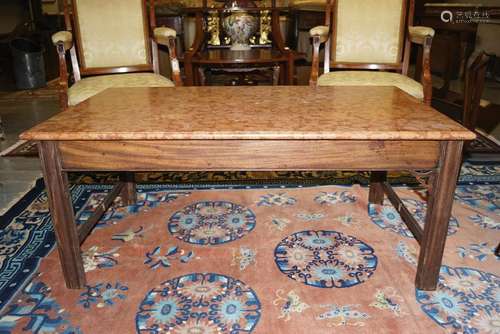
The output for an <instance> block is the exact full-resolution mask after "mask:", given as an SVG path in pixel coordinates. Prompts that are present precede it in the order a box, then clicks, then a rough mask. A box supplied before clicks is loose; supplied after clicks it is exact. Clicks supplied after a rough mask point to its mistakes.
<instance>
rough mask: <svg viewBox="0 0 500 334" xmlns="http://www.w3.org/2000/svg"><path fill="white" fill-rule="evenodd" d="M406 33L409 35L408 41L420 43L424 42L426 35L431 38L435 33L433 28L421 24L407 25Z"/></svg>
mask: <svg viewBox="0 0 500 334" xmlns="http://www.w3.org/2000/svg"><path fill="white" fill-rule="evenodd" d="M408 33H409V35H410V41H412V42H413V43H415V44H421V45H423V44H424V42H425V39H426V38H427V37H431V38H433V37H434V35H435V31H434V29H432V28H429V27H421V26H415V27H411V26H410V27H408Z"/></svg>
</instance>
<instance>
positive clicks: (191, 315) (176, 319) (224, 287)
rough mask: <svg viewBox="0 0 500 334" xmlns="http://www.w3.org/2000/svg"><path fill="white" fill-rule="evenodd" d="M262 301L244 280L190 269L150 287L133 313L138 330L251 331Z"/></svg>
mask: <svg viewBox="0 0 500 334" xmlns="http://www.w3.org/2000/svg"><path fill="white" fill-rule="evenodd" d="M260 314H261V304H260V301H259V299H258V297H257V295H256V294H255V292H254V291H253V290H252V289H251V288H250V287H248V286H247V285H246V284H245V283H243V282H241V281H239V280H237V279H234V278H232V277H229V276H224V275H219V274H215V273H207V274H203V273H193V274H189V275H184V276H180V277H177V278H174V279H171V280H168V281H165V282H163V283H162V284H161V285H160V286H158V287H156V288H154V289H152V290H151V291H150V292H149V293H148V294H147V295H146V298H144V300H143V301H142V303H141V305H140V306H139V312H138V313H137V315H136V327H137V332H138V333H160V332H162V333H165V332H167V333H170V332H172V331H173V332H174V333H214V334H216V333H217V334H219V333H221V334H223V333H230V334H239V333H251V332H252V331H253V330H254V329H255V327H256V326H257V323H258V321H259V319H260Z"/></svg>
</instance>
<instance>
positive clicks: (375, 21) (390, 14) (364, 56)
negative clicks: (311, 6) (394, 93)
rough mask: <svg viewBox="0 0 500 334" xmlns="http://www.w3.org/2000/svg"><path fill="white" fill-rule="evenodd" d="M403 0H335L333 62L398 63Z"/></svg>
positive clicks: (401, 37) (400, 46)
mask: <svg viewBox="0 0 500 334" xmlns="http://www.w3.org/2000/svg"><path fill="white" fill-rule="evenodd" d="M403 1H405V0H377V1H374V0H338V1H337V6H338V7H337V23H336V26H335V27H334V29H335V32H336V34H337V37H336V43H332V55H333V56H334V59H333V60H334V62H337V63H343V62H347V63H349V62H354V63H377V64H395V63H399V62H400V61H401V59H400V57H398V55H399V51H400V49H401V48H402V41H403V37H404V36H402V34H401V33H400V27H401V23H402V22H401V21H402V17H403V16H402V15H403V10H402V9H403ZM335 44H336V45H335Z"/></svg>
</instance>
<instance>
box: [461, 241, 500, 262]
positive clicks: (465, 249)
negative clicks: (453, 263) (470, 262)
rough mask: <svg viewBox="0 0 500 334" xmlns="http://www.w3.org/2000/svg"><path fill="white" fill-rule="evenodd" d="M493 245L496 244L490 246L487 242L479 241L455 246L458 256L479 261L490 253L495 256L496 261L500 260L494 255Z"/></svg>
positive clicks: (486, 257)
mask: <svg viewBox="0 0 500 334" xmlns="http://www.w3.org/2000/svg"><path fill="white" fill-rule="evenodd" d="M495 247H496V245H495V246H490V245H489V244H488V242H481V243H478V244H476V243H471V244H469V245H468V246H460V247H457V253H458V256H460V257H461V258H462V259H464V258H471V259H475V260H477V261H479V262H484V261H486V260H487V259H488V258H489V257H490V256H491V255H493V258H496V259H497V261H500V257H497V256H494V253H495Z"/></svg>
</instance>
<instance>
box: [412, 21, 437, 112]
mask: <svg viewBox="0 0 500 334" xmlns="http://www.w3.org/2000/svg"><path fill="white" fill-rule="evenodd" d="M434 34H435V32H434V29H432V28H429V27H420V26H417V27H411V26H410V27H408V35H409V39H410V41H411V42H412V43H415V44H419V45H421V46H422V50H423V52H422V77H421V78H420V81H421V83H422V86H423V88H424V103H426V104H428V105H431V102H432V76H431V46H432V38H433V37H434Z"/></svg>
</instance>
